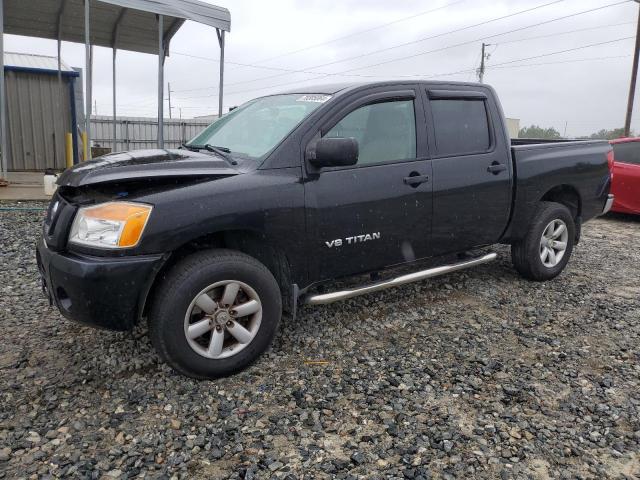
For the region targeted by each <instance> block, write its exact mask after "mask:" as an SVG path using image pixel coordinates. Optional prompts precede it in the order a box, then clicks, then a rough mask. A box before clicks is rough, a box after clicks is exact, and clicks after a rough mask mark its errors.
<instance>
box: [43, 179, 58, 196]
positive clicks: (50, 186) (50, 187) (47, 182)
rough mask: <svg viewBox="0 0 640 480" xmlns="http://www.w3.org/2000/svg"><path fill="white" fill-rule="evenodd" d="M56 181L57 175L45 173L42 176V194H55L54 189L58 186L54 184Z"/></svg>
mask: <svg viewBox="0 0 640 480" xmlns="http://www.w3.org/2000/svg"><path fill="white" fill-rule="evenodd" d="M57 179H58V175H57V174H55V173H45V175H44V194H45V195H48V196H52V195H53V194H54V193H56V189H57V188H58V185H57V184H56V180H57Z"/></svg>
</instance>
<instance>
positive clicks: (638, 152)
mask: <svg viewBox="0 0 640 480" xmlns="http://www.w3.org/2000/svg"><path fill="white" fill-rule="evenodd" d="M613 158H614V159H615V161H616V162H622V163H631V164H634V165H640V142H624V143H614V144H613Z"/></svg>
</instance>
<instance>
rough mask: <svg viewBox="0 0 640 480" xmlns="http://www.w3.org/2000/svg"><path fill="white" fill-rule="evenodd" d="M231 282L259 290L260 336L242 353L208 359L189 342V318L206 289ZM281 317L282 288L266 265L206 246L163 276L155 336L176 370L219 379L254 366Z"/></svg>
mask: <svg viewBox="0 0 640 480" xmlns="http://www.w3.org/2000/svg"><path fill="white" fill-rule="evenodd" d="M228 280H234V281H238V282H243V283H245V284H247V285H249V286H250V287H251V288H252V289H253V290H254V291H255V292H256V293H257V294H258V296H259V299H260V302H261V306H262V317H261V321H260V324H259V327H258V330H257V333H256V334H255V337H254V338H253V339H252V340H251V342H250V343H248V344H247V345H246V346H245V347H244V348H243V349H242V350H241V351H239V352H238V353H236V354H234V355H232V356H230V357H227V358H221V359H211V358H206V357H205V356H202V355H200V354H198V353H197V352H196V351H195V350H194V349H193V348H192V347H191V346H190V345H189V342H188V340H187V337H186V334H185V316H186V315H187V311H188V310H189V307H190V305H191V302H192V301H193V300H194V299H195V298H196V296H198V295H199V293H200V292H202V291H203V289H206V288H207V287H208V286H210V285H213V284H215V283H216V282H222V281H228ZM281 315H282V299H281V296H280V289H279V288H278V284H277V282H276V280H275V278H274V277H273V275H272V274H271V272H270V271H269V270H268V269H267V268H266V267H265V266H264V265H263V264H261V263H260V262H258V261H257V260H256V259H254V258H252V257H250V256H248V255H245V254H244V253H240V252H236V251H232V250H223V249H215V250H206V251H202V252H198V253H195V254H193V255H190V256H188V257H186V258H184V259H183V260H181V261H180V262H179V263H177V264H176V265H174V266H173V267H172V268H171V269H170V270H169V271H168V272H166V274H164V275H163V278H162V279H161V283H160V284H159V286H158V288H157V290H156V291H155V292H154V295H153V300H152V305H151V309H150V311H149V318H148V322H149V335H150V337H151V341H152V343H153V345H154V347H155V348H156V350H157V352H158V354H159V356H160V357H161V359H162V360H164V361H165V362H166V363H167V364H169V365H170V366H171V367H172V368H173V369H174V370H176V371H177V372H179V373H182V374H184V375H187V376H189V377H192V378H196V379H213V378H219V377H225V376H228V375H231V374H233V373H236V372H239V371H240V370H243V369H244V368H246V367H248V366H249V365H251V363H253V362H254V361H255V360H256V359H257V358H258V357H259V356H260V355H261V354H262V352H264V351H265V350H266V349H267V347H269V345H270V344H271V341H272V340H273V336H274V335H275V332H276V330H277V327H278V323H279V321H280V317H281Z"/></svg>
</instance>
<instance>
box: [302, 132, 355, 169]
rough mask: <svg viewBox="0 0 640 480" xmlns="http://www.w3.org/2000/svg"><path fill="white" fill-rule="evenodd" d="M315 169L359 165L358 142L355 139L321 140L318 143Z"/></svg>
mask: <svg viewBox="0 0 640 480" xmlns="http://www.w3.org/2000/svg"><path fill="white" fill-rule="evenodd" d="M315 153H316V154H315V157H313V158H310V159H309V161H310V162H311V164H312V165H313V166H314V167H317V168H322V167H347V166H350V165H355V164H356V163H358V141H357V140H356V139H355V138H321V139H320V140H318V143H316V152H315Z"/></svg>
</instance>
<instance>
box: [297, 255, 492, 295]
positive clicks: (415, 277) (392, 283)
mask: <svg viewBox="0 0 640 480" xmlns="http://www.w3.org/2000/svg"><path fill="white" fill-rule="evenodd" d="M497 256H498V255H497V254H495V253H488V254H486V255H483V256H482V257H477V258H472V259H470V260H465V261H464V262H459V263H453V264H451V265H442V266H441V267H434V268H429V269H427V270H420V271H418V272H414V273H409V274H407V275H401V276H399V277H396V278H392V279H390V280H385V281H384V282H379V283H374V284H372V285H367V286H364V287H360V288H354V289H351V290H340V291H338V292H332V293H323V294H320V295H310V296H307V297H305V298H304V300H303V303H305V304H307V305H326V304H327V303H333V302H337V301H339V300H346V299H347V298H353V297H357V296H359V295H364V294H366V293H373V292H379V291H380V290H386V289H388V288H391V287H398V286H400V285H405V284H407V283H413V282H418V281H420V280H425V279H427V278H432V277H437V276H439V275H444V274H447V273H451V272H457V271H458V270H464V269H465V268H470V267H475V266H476V265H482V264H483V263H489V262H491V261H493V260H495V259H496V257H497Z"/></svg>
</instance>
